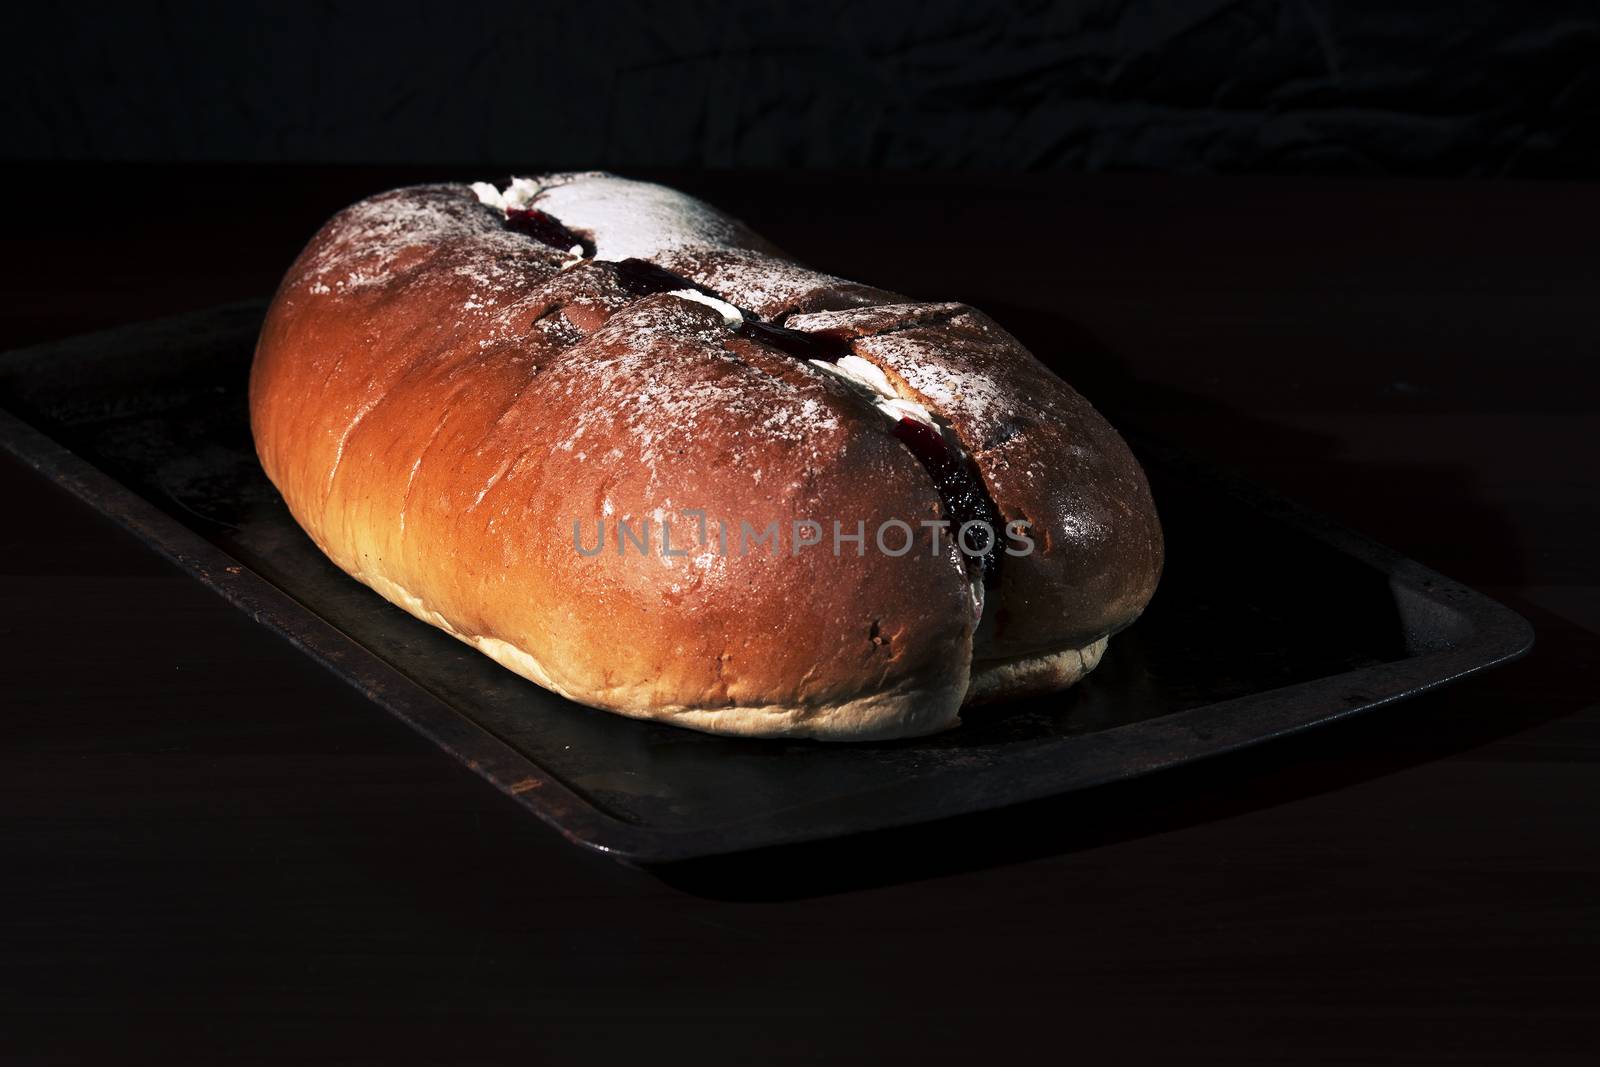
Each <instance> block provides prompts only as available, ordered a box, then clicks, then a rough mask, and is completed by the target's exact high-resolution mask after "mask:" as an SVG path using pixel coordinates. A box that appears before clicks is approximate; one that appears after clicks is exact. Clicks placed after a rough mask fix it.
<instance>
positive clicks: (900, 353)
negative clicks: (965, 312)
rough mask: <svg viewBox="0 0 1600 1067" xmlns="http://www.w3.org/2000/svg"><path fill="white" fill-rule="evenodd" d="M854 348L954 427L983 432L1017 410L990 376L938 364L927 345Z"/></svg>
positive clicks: (898, 341)
mask: <svg viewBox="0 0 1600 1067" xmlns="http://www.w3.org/2000/svg"><path fill="white" fill-rule="evenodd" d="M855 347H856V350H857V351H859V352H861V353H863V354H865V355H866V356H868V357H869V358H871V359H872V361H873V362H876V363H878V364H880V365H882V366H886V367H888V368H889V369H890V370H892V371H894V373H895V374H897V375H898V376H899V377H900V379H901V380H902V381H904V382H905V383H906V385H908V386H910V387H911V389H912V390H913V391H914V392H915V393H916V394H917V395H918V396H919V397H920V398H922V400H923V401H924V402H925V403H926V404H927V405H928V406H929V407H931V408H933V410H935V411H937V412H938V413H939V414H941V415H943V416H944V417H945V418H946V419H949V420H950V421H951V422H953V423H955V424H956V425H961V424H963V423H965V424H968V425H973V426H988V425H990V424H992V423H993V422H995V421H997V420H999V419H1002V418H1005V417H1007V416H1008V415H1009V414H1010V413H1011V411H1012V409H1013V408H1014V407H1015V405H1016V397H1015V395H1014V392H1013V391H1011V390H1007V389H1004V388H1002V387H1001V385H1000V383H999V382H997V381H996V380H995V378H994V376H993V375H990V374H985V373H983V372H981V371H970V370H962V369H958V368H957V367H955V366H954V365H953V364H952V363H951V362H950V361H949V360H946V359H939V358H937V353H934V352H930V350H929V349H930V345H929V343H928V341H927V340H926V339H924V338H921V337H917V336H916V335H914V334H898V333H889V334H882V335H880V336H877V337H868V338H863V339H861V340H859V341H857V342H856V344H855ZM930 357H931V358H930Z"/></svg>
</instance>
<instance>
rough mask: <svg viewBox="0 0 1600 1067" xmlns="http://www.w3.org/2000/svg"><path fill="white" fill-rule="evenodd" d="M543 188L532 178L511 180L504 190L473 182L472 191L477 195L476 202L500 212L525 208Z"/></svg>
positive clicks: (485, 183)
mask: <svg viewBox="0 0 1600 1067" xmlns="http://www.w3.org/2000/svg"><path fill="white" fill-rule="evenodd" d="M543 188H544V187H543V186H542V185H540V184H539V183H538V182H536V181H534V180H533V179H532V178H512V179H511V184H510V185H508V186H506V187H505V189H503V190H501V189H496V188H495V187H494V186H493V185H490V184H489V183H488V182H473V183H472V191H473V192H474V193H477V194H478V201H479V202H480V203H483V204H488V205H489V206H490V207H497V208H499V209H500V210H501V211H509V210H511V209H512V208H525V207H527V206H528V203H529V201H531V200H532V199H533V198H534V197H536V196H538V195H539V193H540V191H541V190H542V189H543Z"/></svg>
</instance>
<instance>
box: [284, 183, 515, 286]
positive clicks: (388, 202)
mask: <svg viewBox="0 0 1600 1067" xmlns="http://www.w3.org/2000/svg"><path fill="white" fill-rule="evenodd" d="M465 193H466V190H465V189H463V188H462V187H461V186H427V187H423V188H420V189H398V190H395V191H394V192H391V193H384V194H382V195H380V196H375V197H372V198H370V199H368V200H363V201H361V202H360V203H358V204H354V205H352V206H351V207H348V208H346V209H345V210H344V211H341V212H340V213H339V214H338V215H337V216H335V217H334V219H333V221H332V222H330V223H329V225H328V226H327V227H326V228H325V229H324V230H323V235H322V239H320V240H319V241H318V242H315V243H313V245H312V246H311V248H310V249H308V250H307V255H306V258H305V259H304V261H303V262H302V264H301V279H302V280H303V281H304V282H305V283H306V289H307V291H308V292H310V293H313V294H315V295H325V294H330V293H338V292H344V291H347V290H358V289H370V288H372V287H374V286H380V285H386V284H388V283H389V282H391V281H392V280H393V279H394V278H395V277H396V276H397V275H398V274H400V273H402V272H403V271H405V270H406V269H408V268H410V267H412V266H415V265H416V264H418V263H421V262H423V261H425V260H427V259H430V258H432V257H433V256H434V255H436V254H437V253H438V252H439V250H440V248H441V247H444V246H448V245H451V244H461V243H463V242H468V241H470V242H473V243H474V244H475V248H474V252H475V253H477V254H476V255H475V256H474V261H475V263H481V264H482V267H481V268H479V267H477V266H474V267H471V268H467V269H470V270H479V269H481V271H482V274H483V278H484V280H485V283H486V284H487V283H489V282H490V281H493V282H496V283H505V282H509V281H510V280H511V276H510V274H509V273H508V272H505V271H504V268H503V267H502V266H501V265H500V263H499V262H498V261H500V260H504V259H514V258H519V257H527V256H528V255H529V252H530V249H529V242H528V241H527V240H526V239H524V238H522V237H520V236H519V235H517V234H515V233H511V232H510V231H508V230H506V228H505V226H504V225H503V224H502V222H501V220H500V219H499V218H498V217H497V216H496V215H495V214H494V213H492V212H490V211H486V210H484V208H483V206H482V205H481V204H479V203H478V202H477V200H476V199H475V198H473V197H471V196H468V195H465ZM490 272H495V273H496V275H497V276H496V277H493V278H491V276H490Z"/></svg>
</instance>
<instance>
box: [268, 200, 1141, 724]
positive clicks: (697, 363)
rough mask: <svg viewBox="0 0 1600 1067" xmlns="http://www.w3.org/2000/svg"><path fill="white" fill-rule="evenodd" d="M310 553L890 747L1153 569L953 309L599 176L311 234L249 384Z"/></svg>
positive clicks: (454, 624)
mask: <svg viewBox="0 0 1600 1067" xmlns="http://www.w3.org/2000/svg"><path fill="white" fill-rule="evenodd" d="M250 406H251V422H252V428H253V431H254V434H255V441H256V446H257V451H258V454H259V456H260V459H261V463H262V465H263V467H264V468H265V470H266V472H267V474H268V476H269V477H270V478H271V479H272V481H273V483H274V484H275V485H276V486H277V487H278V489H279V491H280V492H281V493H282V494H283V498H284V500H285V502H286V503H287V505H288V507H289V509H290V511H291V512H292V513H293V515H294V517H295V519H296V520H297V521H298V522H299V523H300V525H301V526H302V527H303V528H304V529H305V531H306V533H307V534H308V535H309V536H310V537H311V538H312V540H313V541H315V542H316V544H317V546H318V547H319V548H320V549H321V550H322V551H323V552H324V553H326V554H327V556H328V557H329V558H330V559H331V560H333V562H334V563H336V564H337V565H338V566H339V567H341V568H342V569H344V570H345V571H347V572H348V573H349V574H351V575H353V576H354V577H355V578H357V579H359V580H360V581H362V582H365V583H366V584H367V585H369V586H371V587H372V588H373V589H375V590H377V591H378V592H379V593H380V594H382V595H383V596H384V597H386V598H387V599H389V600H390V601H392V602H394V603H395V604H398V605H400V606H401V607H403V608H405V609H406V610H407V611H410V612H411V613H412V614H414V615H416V616H417V617H419V618H422V619H425V620H426V621H428V622H430V623H432V624H434V625H435V626H438V627H441V628H442V629H444V630H446V631H447V632H449V633H451V634H452V635H454V636H456V637H458V638H460V639H461V640H463V641H466V642H468V643H470V644H472V645H473V646H475V647H476V648H478V649H479V650H481V651H482V652H484V653H485V654H486V655H488V656H491V657H492V658H494V659H495V660H497V661H498V662H499V663H501V664H502V665H504V666H506V667H508V668H509V669H511V670H513V671H515V672H517V673H518V674H520V675H522V676H524V677H526V678H528V679H530V680H532V681H534V682H536V683H538V684H539V685H542V686H544V687H546V688H548V689H551V690H554V691H555V692H557V693H560V694H562V695H564V696H566V697H569V698H571V699H572V700H575V701H579V702H581V703H584V704H588V705H592V706H594V707H597V708H604V709H607V710H610V711H614V712H619V713H621V714H624V715H630V716H634V717H637V718H643V719H658V720H662V721H665V722H670V723H673V724H676V725H679V726H686V727H691V728H694V729H700V730H707V731H713V732H718V733H728V734H741V735H749V736H760V737H775V736H783V737H812V738H821V739H828V740H851V739H872V738H890V737H903V736H912V735H917V734H923V733H928V732H932V731H936V730H941V729H944V728H947V727H949V726H952V725H954V724H955V723H956V722H957V721H958V717H959V713H960V709H961V708H962V706H963V705H964V704H967V703H971V702H976V701H980V700H989V699H996V698H1002V697H1006V696H1011V695H1015V694H1020V693H1027V692H1037V691H1045V690H1051V689H1057V688H1060V687H1063V686H1066V685H1070V684H1072V683H1074V682H1076V681H1077V680H1078V679H1079V678H1081V677H1082V676H1083V675H1084V674H1085V673H1087V672H1088V671H1089V670H1091V669H1093V667H1094V666H1095V664H1096V663H1097V662H1098V661H1099V658H1100V656H1101V654H1102V653H1103V652H1104V650H1105V647H1106V641H1107V638H1108V637H1109V636H1110V635H1111V634H1113V633H1115V632H1116V631H1117V630H1119V629H1120V628H1122V627H1124V626H1126V625H1128V624H1129V623H1130V622H1132V621H1133V620H1134V618H1135V617H1137V616H1138V614H1139V613H1140V611H1141V610H1142V609H1143V607H1144V605H1145V604H1146V602H1147V601H1148V600H1149V598H1150V596H1151V594H1152V593H1153V591H1154V589H1155V585H1156V581H1157V578H1158V576H1159V573H1160V568H1161V561H1162V541H1161V531H1160V527H1159V525H1158V522H1157V519H1156V514H1155V509H1154V506H1153V504H1152V502H1151V499H1150V493H1149V488H1148V486H1147V484H1146V481H1145V478H1144V475H1143V472H1142V471H1141V470H1140V469H1139V466H1138V464H1137V463H1136V462H1135V460H1134V458H1133V457H1132V455H1131V454H1130V453H1129V451H1128V449H1127V447H1126V446H1125V444H1124V443H1123V442H1122V440H1121V439H1120V438H1119V437H1118V436H1117V434H1116V432H1115V431H1114V430H1112V428H1111V427H1110V426H1109V425H1108V424H1107V423H1106V422H1105V420H1104V419H1102V418H1101V417H1100V415H1099V414H1097V413H1096V412H1095V411H1094V410H1093V409H1092V408H1091V407H1090V405H1089V404H1088V403H1087V402H1086V401H1085V400H1084V399H1083V398H1082V397H1081V396H1079V395H1078V394H1077V393H1076V392H1074V391H1073V390H1072V389H1071V388H1070V387H1069V386H1068V385H1067V384H1066V383H1064V382H1063V381H1061V380H1060V379H1059V378H1057V377H1056V376H1055V375H1053V374H1051V373H1050V372H1049V371H1048V370H1047V369H1046V368H1045V367H1044V366H1043V365H1041V364H1040V363H1039V362H1038V361H1037V360H1035V359H1034V358H1033V357H1032V356H1031V355H1029V354H1028V352H1027V351H1025V350H1024V349H1023V348H1022V347H1021V346H1020V345H1019V344H1018V343H1017V342H1016V340H1015V339H1013V338H1012V337H1011V336H1010V335H1009V334H1007V333H1006V332H1005V331H1004V330H1003V329H1001V328H1000V327H999V326H998V325H996V324H995V323H994V322H993V321H991V320H990V319H989V318H988V317H987V316H985V315H984V314H983V313H981V312H979V311H976V310H974V309H973V308H970V307H967V306H964V305H961V304H953V303H919V302H916V301H913V300H911V299H909V298H907V297H904V296H900V295H898V294H895V293H891V292H886V291H884V290H880V289H875V288H873V287H871V286H868V285H862V284H858V283H855V282H850V281H845V280H843V279H840V278H835V277H831V276H829V275H826V274H820V273H817V272H815V271H812V270H810V269H807V268H805V267H802V266H800V265H799V264H797V263H795V262H794V261H792V260H790V259H788V258H787V257H785V256H784V255H783V254H782V253H780V252H779V251H778V250H777V249H775V248H773V247H772V246H771V245H769V244H767V243H766V242H765V241H763V240H762V239H761V238H760V237H758V236H756V235H755V234H754V233H752V232H750V231H749V230H748V229H747V228H746V227H744V226H743V225H741V224H740V223H738V222H737V221H735V220H733V219H731V218H729V217H727V216H726V215H723V214H721V213H720V212H718V211H716V210H714V209H713V208H711V207H709V206H707V205H705V204H703V203H701V202H699V201H697V200H694V199H692V198H690V197H687V196H685V195H683V194H680V193H677V192H674V191H672V190H669V189H666V188H663V187H661V186H656V185H650V184H646V183H641V182H634V181H627V180H624V179H621V178H617V177H613V176H610V175H606V174H598V173H586V174H556V175H547V176H543V177H538V178H532V179H517V180H515V181H513V182H512V183H511V185H510V186H509V187H507V188H506V189H504V190H501V189H498V188H496V187H494V186H489V185H482V184H480V185H476V186H470V187H469V186H466V185H431V186H420V187H415V188H408V189H400V190H396V191H393V192H389V193H384V194H382V195H379V196H375V197H372V198H371V199H368V200H365V201H362V202H361V203H358V204H356V205H354V206H353V207H350V208H348V209H346V210H345V211H343V212H341V213H340V214H339V215H337V216H336V217H335V218H334V219H333V220H332V221H330V222H329V223H328V224H327V225H326V226H325V227H324V228H323V229H322V230H321V231H320V232H319V233H318V234H317V235H316V236H315V237H314V238H313V239H312V241H311V243H310V245H309V246H308V247H307V248H306V249H305V251H304V252H303V253H302V254H301V256H300V257H299V259H298V260H297V261H296V262H295V263H294V265H293V266H292V267H291V269H290V270H289V273H288V275H287V277H286V278H285V279H284V281H283V284H282V286H281V287H280V289H279V291H278V293H277V295H276V297H275V299H274V300H273V302H272V306H271V309H270V311H269V312H268V315H267V319H266V322H265V324H264V326H263V328H262V332H261V337H260V341H259V344H258V347H257V350H256V357H255V363H254V367H253V370H252V376H251V386H250Z"/></svg>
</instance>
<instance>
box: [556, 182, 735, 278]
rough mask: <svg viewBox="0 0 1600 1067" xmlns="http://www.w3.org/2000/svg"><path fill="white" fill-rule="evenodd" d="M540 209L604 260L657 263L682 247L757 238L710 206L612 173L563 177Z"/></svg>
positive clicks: (730, 245) (728, 245)
mask: <svg viewBox="0 0 1600 1067" xmlns="http://www.w3.org/2000/svg"><path fill="white" fill-rule="evenodd" d="M544 184H545V188H544V190H543V191H542V192H541V193H540V194H539V195H538V196H537V197H535V198H534V201H533V203H534V204H535V205H536V206H537V207H538V208H539V210H541V211H543V212H546V213H547V214H549V215H550V216H552V217H553V218H557V219H560V220H561V224H562V225H563V226H566V227H567V228H568V229H570V230H573V231H575V232H577V233H586V234H588V235H589V237H590V239H591V240H593V241H594V248H595V256H596V258H598V259H610V260H621V259H654V258H656V257H658V256H661V255H663V254H665V253H668V252H671V251H674V250H676V249H682V248H741V247H749V246H750V244H751V240H752V237H751V235H750V233H749V232H748V231H747V230H746V229H745V228H744V227H743V226H741V225H740V224H739V223H738V222H737V221H735V220H734V219H732V218H729V217H728V216H727V215H724V214H723V213H722V212H720V211H718V210H717V209H716V208H714V207H712V206H711V205H710V204H706V203H703V202H701V201H699V200H696V199H694V198H693V197H690V196H685V195H684V194H683V193H680V192H677V191H676V190H673V189H668V188H666V187H665V186H660V185H653V184H651V183H649V182H636V181H629V180H628V179H626V178H617V177H613V176H612V175H609V174H584V175H557V176H555V177H554V179H553V180H551V181H549V182H546V183H544Z"/></svg>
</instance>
